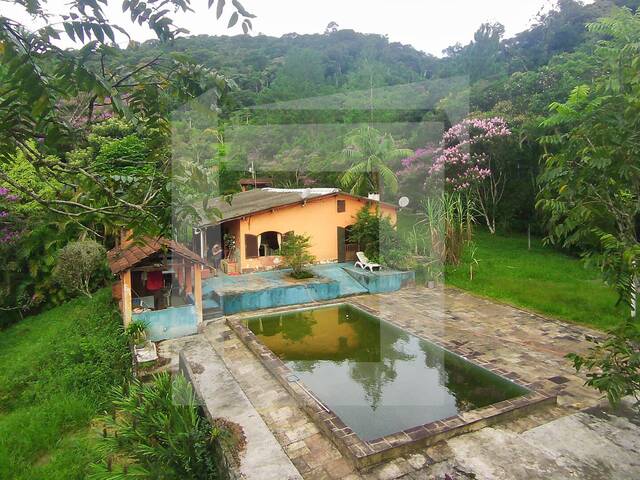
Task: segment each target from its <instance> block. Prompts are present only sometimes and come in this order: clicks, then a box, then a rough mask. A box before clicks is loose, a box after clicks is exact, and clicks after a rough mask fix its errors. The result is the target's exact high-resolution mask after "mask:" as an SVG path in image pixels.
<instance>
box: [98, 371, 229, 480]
mask: <svg viewBox="0 0 640 480" xmlns="http://www.w3.org/2000/svg"><path fill="white" fill-rule="evenodd" d="M112 403H113V408H114V409H115V411H114V413H113V415H107V416H105V417H103V419H102V420H103V422H104V424H105V436H104V437H103V439H102V443H101V449H102V450H103V454H104V456H105V459H106V460H105V461H104V463H101V464H97V465H95V469H94V472H93V473H92V474H91V475H89V478H91V479H95V480H115V479H122V478H145V479H149V480H151V479H159V478H161V479H166V480H171V479H174V480H187V479H194V480H196V479H198V480H201V479H215V478H219V474H218V466H217V465H216V458H218V457H217V455H218V454H217V451H216V448H217V446H216V445H217V442H218V441H219V440H220V438H221V437H222V436H223V435H224V434H225V432H223V431H222V430H221V429H220V428H218V427H212V426H211V425H210V424H209V423H208V422H207V420H206V419H205V418H203V417H202V416H201V415H200V413H199V411H198V400H197V398H196V395H195V392H194V391H193V388H192V387H191V385H190V384H189V382H188V381H187V379H186V378H185V377H184V376H183V375H182V374H179V375H176V376H175V377H173V378H172V377H171V375H169V374H168V373H166V372H165V373H161V374H158V375H157V376H155V377H154V380H153V381H152V382H151V383H147V384H145V383H142V382H140V381H139V380H134V381H133V382H131V383H130V384H129V385H128V386H127V387H126V388H125V387H123V388H116V389H114V391H113V394H112Z"/></svg>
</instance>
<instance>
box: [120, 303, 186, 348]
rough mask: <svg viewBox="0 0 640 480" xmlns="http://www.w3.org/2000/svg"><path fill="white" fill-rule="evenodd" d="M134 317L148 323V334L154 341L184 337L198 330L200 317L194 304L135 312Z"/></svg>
mask: <svg viewBox="0 0 640 480" xmlns="http://www.w3.org/2000/svg"><path fill="white" fill-rule="evenodd" d="M132 318H133V320H141V321H143V322H146V323H147V324H148V327H147V336H148V338H149V340H151V341H153V342H157V341H159V340H167V339H170V338H178V337H184V336H185V335H192V334H194V333H196V332H197V331H198V317H197V315H196V307H195V306H194V305H184V306H182V307H171V308H167V309H165V310H155V311H151V312H144V313H134V314H133V315H132Z"/></svg>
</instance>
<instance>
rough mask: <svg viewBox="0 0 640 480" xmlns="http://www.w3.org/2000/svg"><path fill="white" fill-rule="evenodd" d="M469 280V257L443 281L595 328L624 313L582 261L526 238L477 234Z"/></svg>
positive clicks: (606, 325) (613, 321)
mask: <svg viewBox="0 0 640 480" xmlns="http://www.w3.org/2000/svg"><path fill="white" fill-rule="evenodd" d="M474 241H475V244H476V247H477V250H476V254H475V258H476V259H477V260H478V265H475V266H474V275H473V280H470V279H469V260H470V259H469V252H468V251H467V252H466V254H465V261H464V263H462V264H461V265H460V266H459V267H457V268H452V267H450V268H448V269H447V272H446V282H447V283H448V284H450V285H453V286H456V287H459V288H462V289H464V290H468V291H470V292H472V293H475V294H478V295H482V296H485V297H490V298H494V299H497V300H501V301H503V302H506V303H510V304H512V305H516V306H520V307H524V308H527V309H530V310H534V311H537V312H540V313H542V314H544V315H548V316H551V317H555V318H560V319H564V320H570V321H572V322H576V323H581V324H584V325H589V326H592V327H595V328H598V329H606V328H609V327H613V326H614V325H616V324H617V323H619V322H620V319H621V318H623V317H624V315H628V314H629V312H628V309H626V308H625V307H623V306H622V305H620V306H617V307H616V302H617V300H618V296H617V294H616V292H615V291H614V290H613V289H611V288H609V287H608V286H607V285H605V284H604V283H603V282H602V280H601V279H600V276H599V272H597V271H595V270H592V269H587V268H585V266H584V264H583V263H582V262H581V261H580V259H578V258H575V257H571V256H569V255H565V254H564V253H562V252H558V251H557V250H554V249H552V248H548V247H545V246H543V245H542V242H541V240H540V239H532V245H531V250H528V249H527V238H526V236H524V235H511V236H508V237H507V236H501V235H491V234H489V233H487V232H484V231H477V232H476V233H475V236H474Z"/></svg>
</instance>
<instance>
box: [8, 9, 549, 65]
mask: <svg viewBox="0 0 640 480" xmlns="http://www.w3.org/2000/svg"><path fill="white" fill-rule="evenodd" d="M66 3H67V2H66V0H49V1H48V2H47V4H48V6H49V9H50V10H52V11H55V12H57V13H64V12H65V10H66V9H65V4H66ZM553 3H554V1H553V0H242V4H243V5H244V7H245V8H246V9H247V10H249V11H250V12H251V13H253V14H255V15H257V18H255V19H254V20H253V33H252V34H254V35H255V34H258V33H264V34H267V35H274V36H280V35H283V34H285V33H292V32H296V33H322V32H323V31H324V30H325V28H326V26H327V25H328V24H329V22H332V21H333V22H336V23H337V24H338V25H339V28H345V29H353V30H356V31H358V32H363V33H378V34H382V35H387V36H388V38H389V40H390V41H392V42H401V43H404V44H410V45H412V46H414V47H415V48H417V49H418V50H422V51H424V52H427V53H431V54H434V55H437V56H441V54H442V50H443V49H445V48H446V47H448V46H450V45H454V44H455V43H456V42H460V43H461V44H463V45H464V44H466V43H469V41H471V39H472V38H473V34H474V32H475V31H476V30H477V28H478V27H479V26H480V24H481V23H483V22H500V23H502V24H503V25H504V26H505V27H506V36H507V37H509V36H513V35H514V34H516V33H518V32H520V31H522V30H525V29H526V28H527V27H529V26H530V25H531V24H532V23H533V22H534V20H535V18H536V16H537V15H538V13H540V12H541V11H542V10H548V8H549V6H550V5H552V4H553ZM192 4H193V7H194V9H195V10H196V12H195V13H189V14H177V15H176V16H175V20H176V22H175V23H176V24H177V25H179V26H182V27H185V28H187V29H188V30H189V31H190V32H191V34H210V35H234V34H239V33H242V31H241V28H240V24H239V23H238V25H236V26H235V27H234V28H232V29H227V28H226V27H227V21H226V18H228V15H229V14H230V13H231V9H230V8H228V7H227V11H226V13H225V15H223V18H222V19H221V20H220V21H216V18H215V14H214V12H213V11H210V10H207V8H206V4H207V0H192ZM227 4H229V5H230V4H231V2H230V1H228V2H227ZM121 5H122V2H121V1H120V0H110V1H109V6H108V7H104V10H105V13H106V15H107V18H109V19H112V20H113V21H115V23H117V24H118V25H120V26H123V27H125V28H126V29H127V31H128V33H129V35H130V36H131V37H132V38H133V39H134V40H138V41H144V40H147V39H150V38H154V36H153V33H151V32H150V31H148V30H147V29H145V28H143V27H139V26H132V24H131V22H130V21H129V19H128V18H127V16H126V15H124V14H123V13H122V9H121ZM0 7H1V8H2V14H3V15H6V16H8V17H10V18H17V19H20V20H21V21H23V22H24V23H25V24H26V25H30V26H33V27H36V26H40V25H41V23H36V22H34V21H33V20H32V19H31V18H30V17H29V16H27V15H21V12H20V8H19V7H16V6H15V5H13V4H11V3H9V4H7V3H5V2H3V1H1V0H0ZM121 40H122V41H121V42H119V43H121V44H122V45H123V46H125V45H126V41H125V38H124V37H123V38H122V39H121ZM72 45H73V44H72V43H70V42H68V41H67V42H66V43H64V46H72Z"/></svg>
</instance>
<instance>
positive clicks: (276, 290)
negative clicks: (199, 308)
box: [219, 280, 340, 315]
mask: <svg viewBox="0 0 640 480" xmlns="http://www.w3.org/2000/svg"><path fill="white" fill-rule="evenodd" d="M338 297H340V283H339V282H336V281H317V280H316V281H310V282H304V283H300V284H297V285H287V286H282V287H272V288H265V289H264V290H254V291H245V292H242V291H239V292H237V293H235V292H229V293H225V294H224V295H222V296H220V297H219V298H220V302H219V303H220V307H221V308H222V311H223V312H224V313H225V314H226V315H232V314H234V313H239V312H245V311H249V310H261V309H264V308H273V307H283V306H287V305H298V304H301V303H310V302H317V301H322V300H331V299H334V298H338Z"/></svg>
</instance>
